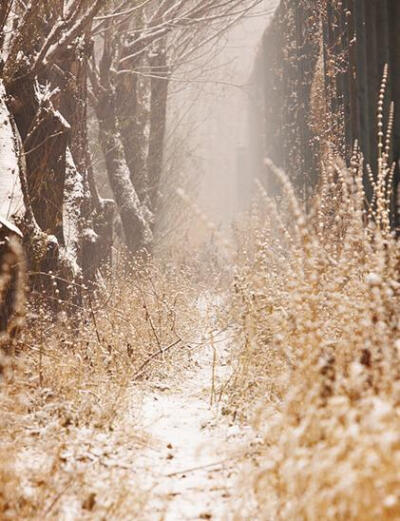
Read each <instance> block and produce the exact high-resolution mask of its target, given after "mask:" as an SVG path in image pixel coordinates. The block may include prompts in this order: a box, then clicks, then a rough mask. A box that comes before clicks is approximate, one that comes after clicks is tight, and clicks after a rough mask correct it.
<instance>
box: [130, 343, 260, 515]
mask: <svg viewBox="0 0 400 521" xmlns="http://www.w3.org/2000/svg"><path fill="white" fill-rule="evenodd" d="M179 373H180V374H179V378H174V379H173V380H172V381H171V382H168V381H167V382H165V381H164V382H163V383H162V384H161V383H160V384H153V386H152V389H151V391H150V392H149V391H148V390H147V391H146V392H145V394H144V400H143V403H141V404H140V405H139V408H140V411H139V414H140V416H141V420H140V425H141V429H142V430H143V432H145V433H146V434H147V435H148V436H149V442H148V445H147V448H145V449H144V450H143V451H141V452H140V455H139V460H138V461H137V462H136V464H137V465H139V467H140V468H142V469H143V470H142V472H141V476H142V480H141V485H142V486H144V488H145V489H146V490H147V491H148V496H147V498H148V501H147V504H146V514H148V515H144V516H143V517H144V518H145V519H151V520H152V521H153V520H154V521H155V520H160V521H161V520H163V521H186V520H188V521H189V520H201V519H212V520H225V519H232V518H233V515H234V513H235V512H236V511H237V510H238V509H239V506H240V505H239V503H240V497H238V496H240V494H238V493H237V490H238V487H237V478H238V476H237V473H238V466H239V464H238V459H239V457H240V456H241V455H242V454H243V451H246V449H247V448H248V447H249V446H250V445H251V444H252V441H253V439H254V435H252V432H251V430H250V428H248V427H246V426H241V427H239V426H238V425H237V424H235V423H234V422H232V415H231V414H230V412H229V411H228V410H227V408H226V405H224V404H223V400H221V389H223V386H224V385H225V384H226V383H227V381H228V380H229V378H230V376H231V366H230V364H229V337H228V336H226V337H225V338H224V339H222V340H220V341H219V342H217V343H216V345H215V346H214V347H213V348H211V347H209V346H202V347H201V348H199V349H198V350H197V352H195V353H192V354H191V356H190V359H189V362H188V364H187V366H186V367H185V368H184V369H182V370H180V371H179ZM235 490H236V493H235Z"/></svg>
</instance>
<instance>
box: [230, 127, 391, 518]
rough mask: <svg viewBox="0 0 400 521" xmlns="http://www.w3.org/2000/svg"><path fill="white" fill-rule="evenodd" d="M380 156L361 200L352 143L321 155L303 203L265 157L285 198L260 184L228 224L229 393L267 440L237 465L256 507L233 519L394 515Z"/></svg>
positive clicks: (386, 173)
mask: <svg viewBox="0 0 400 521" xmlns="http://www.w3.org/2000/svg"><path fill="white" fill-rule="evenodd" d="M389 133H390V129H389ZM382 141H383V140H382ZM388 157H389V155H388V149H387V148H384V147H381V148H380V163H379V172H378V174H377V176H376V177H375V178H373V176H372V175H371V180H373V185H374V193H375V196H374V200H373V202H372V203H371V204H370V205H369V206H368V207H367V206H366V204H365V194H364V189H363V183H362V177H363V170H364V167H363V164H362V158H361V157H360V155H359V154H358V153H357V151H356V152H355V154H354V158H353V160H352V163H351V166H350V167H349V168H346V167H345V166H344V164H342V163H341V162H340V161H338V160H335V159H334V158H332V157H331V158H330V161H329V164H328V166H327V167H326V169H324V171H323V172H322V181H321V186H320V188H319V194H318V196H317V197H316V200H315V202H314V205H313V208H312V210H311V212H310V214H307V215H306V214H305V213H304V212H303V210H302V208H301V206H300V204H299V202H298V201H297V199H296V198H295V195H294V191H293V189H292V187H291V185H290V183H289V182H288V180H287V179H286V177H285V175H284V174H283V173H282V172H281V171H279V170H277V169H276V168H275V167H274V166H273V165H271V164H268V166H269V168H270V169H272V170H273V171H274V172H275V175H276V176H277V177H278V178H279V179H280V180H281V183H282V185H283V191H284V198H283V199H284V200H283V201H282V205H281V206H282V208H283V210H284V211H280V210H278V209H277V207H276V205H275V203H274V202H273V201H271V200H269V199H268V197H267V195H266V194H265V192H264V191H263V190H262V188H260V192H261V195H260V200H259V202H258V204H257V205H255V207H254V209H253V212H252V216H251V217H250V219H249V221H248V222H247V223H246V224H243V227H242V231H240V230H239V231H238V233H237V235H238V242H239V244H240V247H239V250H238V255H237V270H236V276H235V283H234V285H233V289H232V306H231V310H230V313H231V315H230V317H231V320H232V321H233V322H234V323H235V324H237V339H238V346H239V347H238V352H237V353H236V355H237V358H238V368H237V371H236V377H235V380H234V382H233V385H232V386H231V401H232V403H233V404H234V405H235V406H236V408H237V410H238V411H239V412H240V413H241V414H242V416H245V417H246V418H248V419H251V421H253V424H254V426H255V428H256V429H257V430H258V432H259V433H260V437H261V438H262V440H263V441H262V443H261V444H260V447H259V452H257V457H256V461H257V466H256V468H254V467H252V468H251V469H250V470H248V469H247V470H245V471H243V472H244V473H243V478H244V482H245V483H246V485H245V487H246V489H247V490H246V494H247V497H249V496H248V494H249V493H250V494H252V496H253V498H254V499H255V502H256V505H257V507H256V511H257V513H256V512H252V513H249V512H248V511H245V513H242V514H241V517H240V519H248V518H249V516H251V517H252V518H256V517H257V518H259V519H262V520H271V519H273V520H276V521H278V520H282V521H300V520H304V521H317V520H318V521H321V520H325V521H328V520H329V521H331V520H332V521H338V520H346V521H352V520H354V521H355V520H357V521H360V520H362V521H368V520H371V521H372V520H375V519H380V520H389V519H390V520H392V521H393V520H397V519H400V477H399V473H398V468H399V464H400V364H399V362H400V322H399V311H398V310H399V309H400V257H399V244H398V241H397V239H396V238H395V236H394V234H393V233H392V231H391V229H390V226H389V206H390V200H391V196H392V193H391V183H392V168H391V165H389V164H388ZM283 215H286V218H285V217H282V216H283ZM249 227H250V229H251V233H249ZM254 411H256V413H255V412H254Z"/></svg>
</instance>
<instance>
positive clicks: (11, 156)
mask: <svg viewBox="0 0 400 521" xmlns="http://www.w3.org/2000/svg"><path fill="white" fill-rule="evenodd" d="M5 96H6V92H5V89H4V85H3V83H2V82H1V81H0V216H1V217H3V218H5V219H9V218H10V217H11V216H12V215H14V214H16V213H21V212H22V211H23V208H24V205H23V197H22V190H21V185H20V180H19V165H18V150H17V145H16V141H15V136H14V132H13V126H12V121H11V117H10V114H9V112H8V109H7V106H6V104H5V101H4V100H5Z"/></svg>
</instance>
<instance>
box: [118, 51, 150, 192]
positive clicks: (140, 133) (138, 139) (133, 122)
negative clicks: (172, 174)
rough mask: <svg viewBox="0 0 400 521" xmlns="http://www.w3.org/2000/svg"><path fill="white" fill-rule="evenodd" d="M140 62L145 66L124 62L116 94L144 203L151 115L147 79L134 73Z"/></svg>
mask: <svg viewBox="0 0 400 521" xmlns="http://www.w3.org/2000/svg"><path fill="white" fill-rule="evenodd" d="M122 57H124V53H122ZM140 63H142V64H143V60H140V59H136V60H132V61H131V62H128V64H127V63H124V65H123V69H125V70H126V69H128V71H127V72H125V73H121V74H120V75H119V77H118V80H117V90H116V92H117V110H118V122H119V127H120V133H121V139H122V144H123V146H124V152H125V157H126V161H127V164H128V168H129V171H130V177H131V181H132V183H133V186H134V187H135V189H136V191H137V194H138V196H139V197H140V200H141V201H142V202H145V201H146V198H147V185H148V179H147V151H148V148H147V147H148V143H147V137H146V127H147V125H148V119H149V114H148V110H147V107H146V103H145V100H144V90H145V89H144V86H143V83H146V82H147V80H144V79H143V78H141V77H139V75H138V74H137V73H136V72H137V71H136V70H135V69H136V68H137V67H138V65H139V64H140ZM146 88H147V87H146Z"/></svg>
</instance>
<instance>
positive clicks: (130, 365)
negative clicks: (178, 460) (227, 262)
mask: <svg viewBox="0 0 400 521" xmlns="http://www.w3.org/2000/svg"><path fill="white" fill-rule="evenodd" d="M117 271H118V276H116V275H115V274H114V275H113V276H111V275H110V276H109V277H107V278H105V279H104V280H103V281H102V282H101V284H100V285H99V288H98V290H97V291H96V293H95V295H93V294H92V295H91V297H89V294H88V293H87V294H86V292H84V299H83V305H82V308H81V309H79V313H80V317H79V320H78V319H77V318H75V319H74V318H73V317H72V318H71V317H68V316H67V315H66V314H64V313H63V312H62V310H61V311H60V313H59V315H58V317H57V319H56V320H54V316H53V317H51V316H49V314H48V313H47V311H46V310H45V309H43V308H37V307H36V306H34V305H32V304H31V305H30V308H29V310H28V318H27V321H28V323H27V327H26V328H25V329H24V332H23V336H22V338H21V339H20V342H19V343H20V345H19V347H18V349H17V350H18V351H19V354H18V355H17V356H16V357H15V358H13V359H12V360H9V363H8V364H7V368H6V371H5V374H4V379H3V381H2V383H1V384H0V415H1V422H0V436H1V440H2V443H1V449H0V518H1V519H4V520H6V519H9V520H13V521H14V520H17V519H18V520H21V521H22V520H38V519H50V520H51V519H57V521H60V520H63V519H65V520H67V519H96V520H97V519H115V520H125V519H135V518H137V516H138V515H139V514H140V512H141V511H142V509H143V503H144V502H145V501H146V494H145V493H144V491H143V490H141V489H140V482H141V479H140V475H139V474H136V473H135V452H136V451H137V450H138V448H140V447H141V446H142V444H143V443H144V440H143V439H142V437H141V432H140V430H138V428H137V419H136V417H135V414H136V412H137V410H138V407H137V405H136V403H135V402H139V401H140V388H141V386H143V384H144V383H145V382H146V381H147V380H150V381H152V379H154V378H158V379H159V378H163V377H166V376H167V375H169V374H170V373H171V371H172V370H173V369H174V366H175V364H176V363H178V365H179V360H180V358H179V352H182V353H183V352H186V347H187V343H188V342H189V340H190V339H192V338H193V335H195V334H196V333H195V331H198V329H199V327H200V320H199V317H200V313H199V314H198V313H197V312H196V309H197V307H196V303H195V301H196V297H197V295H198V288H195V286H194V284H193V282H192V273H191V271H190V269H189V268H188V269H187V270H186V271H185V270H184V269H183V268H182V267H181V268H180V269H179V271H178V270H176V269H174V268H173V267H172V266H169V267H163V268H160V267H158V266H157V265H156V263H155V262H153V261H151V260H149V259H146V260H138V261H135V265H134V266H131V268H130V269H129V270H127V269H125V270H123V269H122V267H120V266H118V267H117ZM53 281H54V285H55V287H56V286H57V283H58V282H57V278H56V277H54V279H53ZM61 308H62V305H61ZM177 361H178V362H177Z"/></svg>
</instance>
